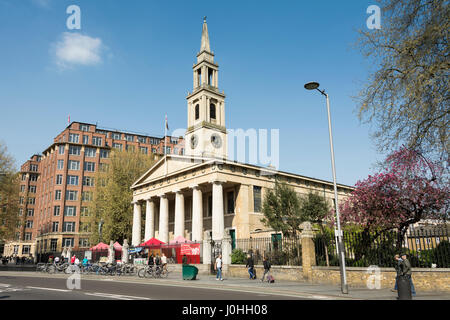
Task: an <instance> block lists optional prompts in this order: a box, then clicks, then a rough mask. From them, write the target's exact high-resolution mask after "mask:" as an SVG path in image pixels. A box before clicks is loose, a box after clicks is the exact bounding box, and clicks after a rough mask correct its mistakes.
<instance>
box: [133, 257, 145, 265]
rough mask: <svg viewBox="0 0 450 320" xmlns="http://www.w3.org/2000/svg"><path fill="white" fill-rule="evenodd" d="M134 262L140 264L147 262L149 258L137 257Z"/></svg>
mask: <svg viewBox="0 0 450 320" xmlns="http://www.w3.org/2000/svg"><path fill="white" fill-rule="evenodd" d="M134 264H139V265H144V264H147V259H145V258H136V259H134Z"/></svg>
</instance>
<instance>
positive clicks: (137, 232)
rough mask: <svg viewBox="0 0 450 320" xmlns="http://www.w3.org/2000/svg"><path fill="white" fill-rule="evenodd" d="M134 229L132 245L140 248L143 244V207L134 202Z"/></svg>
mask: <svg viewBox="0 0 450 320" xmlns="http://www.w3.org/2000/svg"><path fill="white" fill-rule="evenodd" d="M133 206H134V208H133V229H132V238H131V245H133V246H138V245H140V244H141V240H142V239H141V206H140V205H139V203H138V202H137V201H136V202H133Z"/></svg>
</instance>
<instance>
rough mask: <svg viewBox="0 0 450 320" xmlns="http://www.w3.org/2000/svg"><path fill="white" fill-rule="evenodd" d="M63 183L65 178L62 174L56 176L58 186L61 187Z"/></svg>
mask: <svg viewBox="0 0 450 320" xmlns="http://www.w3.org/2000/svg"><path fill="white" fill-rule="evenodd" d="M62 182H63V176H62V174H57V175H56V182H55V183H56V184H58V185H60V184H62Z"/></svg>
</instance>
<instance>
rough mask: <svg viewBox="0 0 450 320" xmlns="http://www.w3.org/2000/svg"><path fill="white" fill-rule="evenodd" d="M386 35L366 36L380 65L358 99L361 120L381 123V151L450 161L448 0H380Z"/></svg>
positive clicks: (367, 51) (367, 48)
mask: <svg viewBox="0 0 450 320" xmlns="http://www.w3.org/2000/svg"><path fill="white" fill-rule="evenodd" d="M379 2H380V5H381V7H382V20H381V21H382V24H381V29H380V30H367V31H360V35H361V36H360V39H359V41H358V44H357V45H358V46H359V47H360V49H361V51H362V53H363V54H364V55H365V56H366V57H368V58H370V59H371V61H372V62H373V65H374V66H375V67H374V69H375V70H373V71H371V74H370V76H369V80H368V81H367V83H366V85H365V87H364V88H363V89H362V91H361V92H360V95H359V97H358V98H357V100H358V102H359V105H360V106H359V113H358V116H359V118H360V120H362V121H364V122H374V123H376V125H377V126H376V127H377V129H376V131H375V132H374V138H375V140H376V142H377V144H378V146H379V148H380V150H381V151H392V150H393V149H397V147H399V145H400V144H406V145H407V147H408V148H411V149H416V150H422V152H424V153H429V154H430V155H438V156H440V158H441V159H442V160H443V161H448V159H449V158H448V156H449V155H448V151H449V145H450V139H449V130H448V128H449V125H450V124H449V121H450V109H449V107H448V103H449V98H450V94H449V90H448V77H449V68H450V62H449V59H448V57H449V48H448V39H449V30H450V19H449V16H450V8H449V5H448V0H433V1H430V0H405V1H398V0H380V1H379Z"/></svg>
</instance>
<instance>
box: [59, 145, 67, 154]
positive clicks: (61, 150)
mask: <svg viewBox="0 0 450 320" xmlns="http://www.w3.org/2000/svg"><path fill="white" fill-rule="evenodd" d="M65 148H66V146H65V145H60V146H58V153H59V154H64V149H65Z"/></svg>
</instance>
